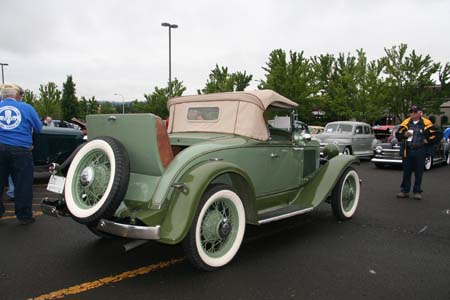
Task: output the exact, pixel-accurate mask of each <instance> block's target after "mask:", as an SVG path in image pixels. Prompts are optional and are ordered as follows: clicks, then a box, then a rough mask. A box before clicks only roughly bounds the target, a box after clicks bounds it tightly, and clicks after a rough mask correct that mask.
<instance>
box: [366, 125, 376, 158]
mask: <svg viewBox="0 0 450 300" xmlns="http://www.w3.org/2000/svg"><path fill="white" fill-rule="evenodd" d="M373 140H374V135H373V133H372V129H371V128H370V126H367V125H364V153H366V154H367V155H372V142H373Z"/></svg>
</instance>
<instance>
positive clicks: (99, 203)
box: [64, 137, 130, 226]
mask: <svg viewBox="0 0 450 300" xmlns="http://www.w3.org/2000/svg"><path fill="white" fill-rule="evenodd" d="M129 176H130V163H129V159H128V155H127V152H126V150H125V148H124V147H123V145H122V144H121V143H120V142H119V141H117V140H115V139H113V138H111V137H99V138H96V139H93V140H92V141H90V142H88V143H86V144H85V145H84V146H83V147H82V148H81V149H80V150H79V151H78V153H77V154H76V155H75V157H74V158H73V161H72V163H71V165H70V167H69V170H68V172H67V178H66V184H65V189H64V196H65V200H66V205H67V208H68V209H69V211H70V213H71V215H72V217H73V219H75V220H76V221H78V222H80V223H82V224H86V225H89V226H95V225H96V224H97V222H98V221H99V220H100V219H109V218H111V217H112V216H113V215H114V213H115V211H116V210H117V208H118V207H119V205H120V203H121V201H122V199H123V197H124V196H125V193H126V191H127V188H128V181H129Z"/></svg>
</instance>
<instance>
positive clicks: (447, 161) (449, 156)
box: [445, 153, 450, 165]
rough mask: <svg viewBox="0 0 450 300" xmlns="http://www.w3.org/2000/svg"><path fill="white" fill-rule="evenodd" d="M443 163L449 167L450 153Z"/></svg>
mask: <svg viewBox="0 0 450 300" xmlns="http://www.w3.org/2000/svg"><path fill="white" fill-rule="evenodd" d="M445 162H446V163H447V165H450V153H447V160H446V161H445Z"/></svg>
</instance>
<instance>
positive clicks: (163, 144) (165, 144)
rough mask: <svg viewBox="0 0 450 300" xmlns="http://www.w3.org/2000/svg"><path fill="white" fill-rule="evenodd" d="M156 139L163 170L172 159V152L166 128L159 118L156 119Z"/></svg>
mask: <svg viewBox="0 0 450 300" xmlns="http://www.w3.org/2000/svg"><path fill="white" fill-rule="evenodd" d="M156 139H157V141H158V151H159V158H160V160H161V164H162V165H163V167H164V168H167V166H168V165H169V164H170V162H171V161H172V159H173V152H172V147H171V145H170V139H169V135H168V134H167V131H166V127H165V126H164V123H163V121H162V120H161V119H160V118H156Z"/></svg>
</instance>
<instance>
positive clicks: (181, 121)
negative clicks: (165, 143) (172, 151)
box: [167, 90, 298, 141]
mask: <svg viewBox="0 0 450 300" xmlns="http://www.w3.org/2000/svg"><path fill="white" fill-rule="evenodd" d="M269 106H273V107H278V108H287V109H289V108H295V107H297V106H298V104H297V103H295V102H293V101H291V100H289V99H288V98H286V97H283V96H281V95H280V94H278V93H276V92H274V91H272V90H258V91H249V92H230V93H215V94H206V95H196V96H184V97H177V98H172V99H170V100H169V101H168V102H167V107H168V109H169V113H170V119H169V120H170V121H169V126H168V129H167V130H168V132H169V133H174V132H220V133H231V134H237V135H242V136H246V137H250V138H254V139H257V140H263V141H265V140H268V139H269V134H268V130H267V124H266V122H265V121H264V118H263V113H264V111H265V110H267V108H268V107H269ZM202 112H205V115H204V116H201V117H199V118H195V119H194V118H193V117H192V116H194V115H195V116H197V117H198V115H199V114H201V113H202ZM191 113H194V114H191Z"/></svg>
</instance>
